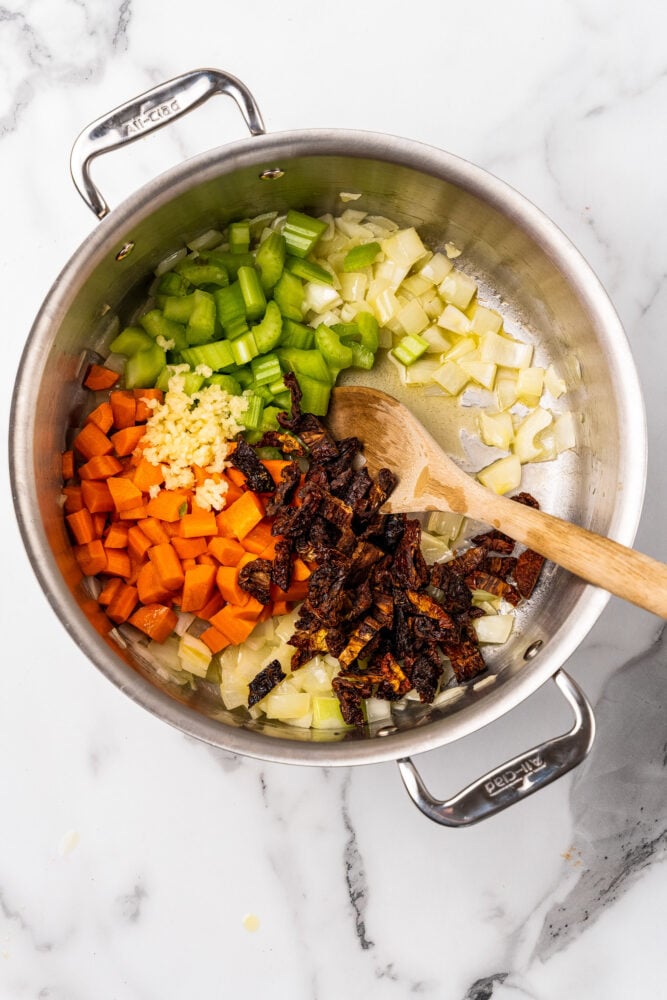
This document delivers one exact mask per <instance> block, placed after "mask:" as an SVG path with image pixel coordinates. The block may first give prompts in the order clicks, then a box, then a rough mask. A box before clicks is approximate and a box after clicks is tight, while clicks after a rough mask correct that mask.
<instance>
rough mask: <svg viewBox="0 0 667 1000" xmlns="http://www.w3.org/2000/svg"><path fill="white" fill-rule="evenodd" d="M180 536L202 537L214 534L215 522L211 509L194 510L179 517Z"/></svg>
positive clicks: (215, 529)
mask: <svg viewBox="0 0 667 1000" xmlns="http://www.w3.org/2000/svg"><path fill="white" fill-rule="evenodd" d="M180 524H181V530H180V535H181V538H203V537H205V536H206V535H215V533H216V531H217V524H216V520H215V513H214V511H212V510H194V511H193V512H192V513H191V514H184V515H183V517H182V518H181V522H180Z"/></svg>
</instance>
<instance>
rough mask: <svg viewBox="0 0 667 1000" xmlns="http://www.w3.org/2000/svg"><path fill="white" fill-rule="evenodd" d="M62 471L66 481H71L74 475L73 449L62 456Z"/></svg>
mask: <svg viewBox="0 0 667 1000" xmlns="http://www.w3.org/2000/svg"><path fill="white" fill-rule="evenodd" d="M60 471H61V474H62V477H63V479H64V480H67V479H71V478H72V477H73V475H74V452H73V451H72V449H71V448H70V450H69V451H64V452H63V453H62V455H61V456H60Z"/></svg>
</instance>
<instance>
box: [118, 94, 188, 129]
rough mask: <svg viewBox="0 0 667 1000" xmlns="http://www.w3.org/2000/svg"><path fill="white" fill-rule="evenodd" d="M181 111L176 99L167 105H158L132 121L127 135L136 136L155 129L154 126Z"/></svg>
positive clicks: (128, 126)
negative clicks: (138, 133) (146, 130)
mask: <svg viewBox="0 0 667 1000" xmlns="http://www.w3.org/2000/svg"><path fill="white" fill-rule="evenodd" d="M180 110H181V106H180V104H179V103H178V101H177V100H176V98H174V100H173V101H169V102H168V103H165V104H157V105H156V106H155V107H154V108H149V110H148V111H143V112H142V113H141V114H140V115H137V116H136V118H132V119H130V121H129V122H128V123H127V126H126V127H127V134H128V135H135V134H136V133H137V132H143V131H144V130H145V129H147V128H148V129H150V128H153V126H154V125H158V124H159V123H160V122H162V121H164V120H165V118H171V116H172V115H173V114H175V113H176V112H177V111H180Z"/></svg>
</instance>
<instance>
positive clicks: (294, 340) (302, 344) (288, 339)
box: [280, 319, 315, 351]
mask: <svg viewBox="0 0 667 1000" xmlns="http://www.w3.org/2000/svg"><path fill="white" fill-rule="evenodd" d="M314 343H315V331H314V330H313V328H312V326H305V325H304V324H303V323H295V322H294V320H293V319H284V320H283V332H282V335H281V337H280V344H281V346H282V347H298V348H300V349H301V350H303V351H309V350H310V349H311V348H312V346H313V344H314Z"/></svg>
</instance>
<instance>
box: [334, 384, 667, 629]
mask: <svg viewBox="0 0 667 1000" xmlns="http://www.w3.org/2000/svg"><path fill="white" fill-rule="evenodd" d="M328 424H329V427H330V428H331V431H332V433H333V434H334V436H335V437H337V438H343V437H348V436H350V435H356V436H357V437H359V438H361V440H362V441H363V442H364V454H365V456H366V460H367V462H368V465H369V468H370V470H371V471H377V470H378V469H380V468H382V467H383V466H384V467H386V468H388V469H391V470H392V472H395V473H396V474H397V475H398V477H399V480H398V485H397V487H396V489H395V490H394V492H393V493H392V495H391V497H390V498H389V500H388V501H387V503H386V504H385V506H384V508H383V509H384V510H386V511H388V512H391V511H393V512H395V513H399V512H407V511H423V510H450V511H454V513H457V514H466V515H468V516H469V517H472V518H474V519H475V520H476V521H483V522H484V523H485V524H488V525H491V526H492V527H494V528H499V529H500V530H501V531H504V532H505V533H506V534H508V535H510V536H511V537H512V538H514V539H515V540H516V541H518V542H523V544H524V545H527V546H528V547H529V548H531V549H534V550H535V551H536V552H539V553H540V554H541V555H543V556H545V557H546V558H547V559H551V560H552V562H555V563H558V565H559V566H563V567H564V568H565V569H568V570H570V572H571V573H575V574H576V575H577V576H579V577H581V579H582V580H586V581H587V582H588V583H593V584H595V585H596V586H598V587H602V588H603V589H604V590H607V591H609V592H610V593H612V594H615V595H616V596H617V597H622V598H624V599H625V600H626V601H630V602H631V603H632V604H637V605H638V606H639V607H640V608H645V609H646V610H647V611H653V612H654V613H655V614H657V615H660V616H661V617H662V618H667V566H666V565H664V564H663V563H660V562H657V561H656V560H655V559H651V558H649V556H645V555H642V554H641V553H640V552H635V551H634V550H633V549H629V548H626V547H625V546H624V545H619V543H618V542H614V541H612V540H611V539H610V538H604V537H603V536H602V535H596V534H594V533H593V532H592V531H586V530H585V529H584V528H580V527H578V526H577V525H575V524H570V523H569V522H567V521H562V520H561V519H560V518H558V517H554V516H553V515H551V514H545V513H544V512H543V511H539V510H533V509H532V508H531V507H526V506H524V505H523V504H518V503H515V502H513V501H512V500H510V499H509V498H508V497H503V496H498V495H496V494H495V493H492V492H491V491H490V490H487V489H486V487H484V486H482V485H481V483H478V482H477V481H476V480H474V479H473V478H472V477H471V476H469V475H468V474H467V473H465V472H463V471H462V470H461V469H459V468H458V466H457V465H456V464H455V463H454V462H453V461H452V460H451V459H450V458H448V457H447V455H445V453H444V452H443V450H442V448H441V447H440V445H439V444H438V443H437V442H436V441H435V440H434V439H433V438H432V437H431V435H430V434H429V433H428V431H426V430H425V429H424V427H422V425H421V424H420V423H419V421H418V420H417V419H416V418H415V417H413V415H412V414H411V413H410V411H409V410H408V408H407V407H406V406H403V404H402V403H399V402H398V400H396V399H394V398H393V396H388V395H387V394H386V393H384V392H379V391H378V390H376V389H368V388H364V387H362V386H341V387H340V388H338V389H334V392H333V394H332V404H331V407H330V409H329V416H328Z"/></svg>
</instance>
